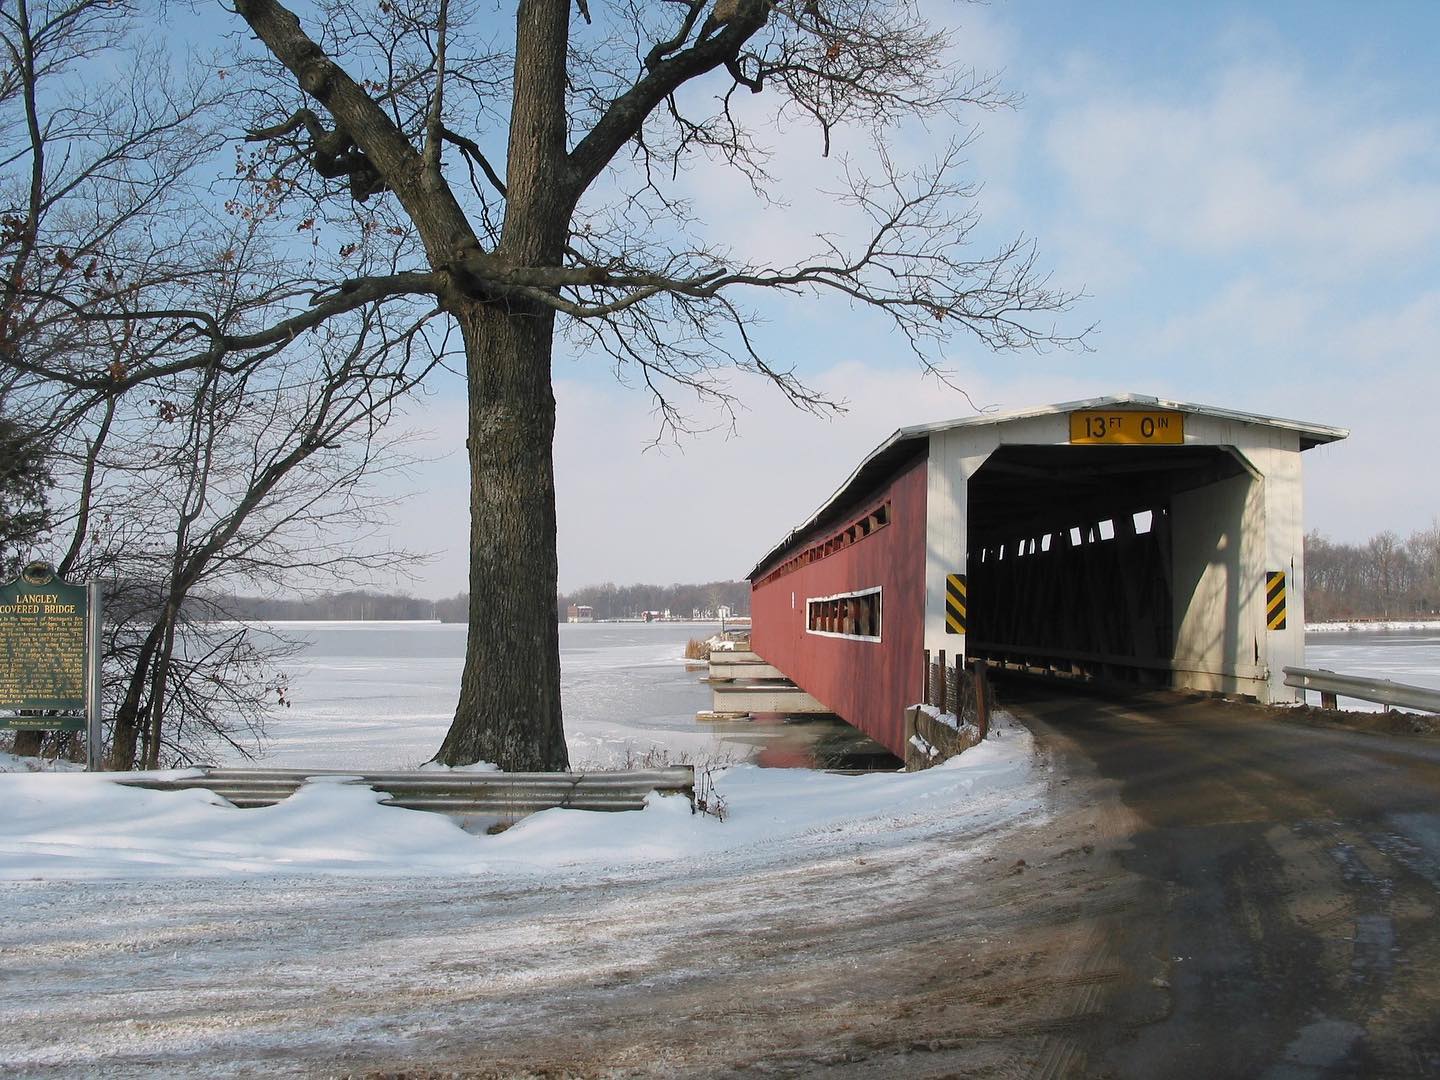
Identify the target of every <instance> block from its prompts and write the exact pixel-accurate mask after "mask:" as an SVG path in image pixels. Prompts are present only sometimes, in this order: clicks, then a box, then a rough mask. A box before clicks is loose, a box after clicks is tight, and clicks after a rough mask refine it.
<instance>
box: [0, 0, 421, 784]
mask: <svg viewBox="0 0 1440 1080" xmlns="http://www.w3.org/2000/svg"><path fill="white" fill-rule="evenodd" d="M130 15H131V12H130V11H129V9H128V8H127V7H126V6H125V5H123V4H117V3H112V2H110V0H103V2H89V0H80V2H78V3H74V2H72V3H56V4H44V3H41V4H35V5H29V4H27V3H26V2H24V0H21V2H19V3H17V4H16V5H15V6H14V7H13V8H12V7H9V6H8V5H4V4H0V45H3V47H4V48H5V49H7V50H8V52H9V54H10V57H11V60H12V63H13V65H14V66H13V69H12V71H11V75H10V82H8V83H5V84H4V85H3V86H0V91H3V92H0V109H3V110H4V112H3V114H0V118H3V120H0V135H3V137H4V140H5V141H3V142H0V145H3V146H4V147H5V150H6V153H5V155H4V158H3V168H0V198H3V200H4V201H3V204H0V226H3V230H4V231H3V233H0V266H3V277H0V290H3V291H0V331H3V333H0V354H3V358H4V360H5V364H4V367H3V368H0V397H3V399H4V401H5V402H6V405H7V407H9V408H13V409H16V410H23V413H24V415H25V417H26V419H27V423H28V424H29V425H30V426H31V431H32V433H33V437H34V438H35V439H36V440H40V439H43V440H44V443H45V445H46V448H47V451H48V461H49V462H50V463H51V465H52V468H53V471H54V483H55V485H56V488H57V493H56V497H55V499H54V503H55V509H56V513H55V521H54V527H53V531H52V532H51V534H50V535H51V540H52V543H53V544H54V546H55V550H56V552H57V562H58V564H59V569H60V571H61V573H62V574H65V575H68V576H75V577H80V578H100V579H102V580H103V581H105V583H106V585H107V591H108V592H109V594H110V595H109V603H108V610H109V612H110V615H111V617H110V619H109V620H108V626H107V637H106V641H105V673H106V682H107V698H108V699H109V707H108V708H107V714H108V715H109V716H110V717H111V718H112V720H113V722H112V738H111V753H110V761H111V764H112V765H113V766H114V767H117V768H130V767H133V766H134V765H136V764H141V765H146V766H150V767H154V766H157V765H160V764H162V763H175V762H181V761H187V760H194V759H195V758H196V757H197V756H198V755H202V754H205V753H207V752H209V751H210V750H211V749H212V748H213V747H214V745H215V744H216V743H217V742H222V743H224V742H228V743H231V744H232V745H236V746H239V747H240V748H241V749H249V748H252V747H253V746H254V741H255V740H254V735H255V732H256V728H257V725H258V723H259V722H260V720H261V718H262V716H263V708H262V706H263V704H264V701H265V694H266V693H267V691H268V692H272V693H273V692H274V691H275V685H276V684H275V682H274V679H273V661H274V660H275V659H276V658H277V656H279V655H281V654H283V652H284V651H285V648H286V643H285V642H283V641H282V640H279V639H278V638H276V637H275V636H273V635H268V636H267V635H264V634H261V633H258V632H256V631H253V630H250V629H247V628H244V627H236V626H234V625H232V624H230V623H228V622H226V621H225V620H224V618H223V617H224V615H225V614H226V612H225V611H224V609H223V606H222V605H219V604H218V603H217V602H216V601H215V600H214V599H206V596H207V594H215V595H218V594H220V593H221V592H223V591H224V590H225V589H226V588H227V587H228V588H230V589H231V591H233V589H234V586H235V584H236V583H237V582H243V583H245V584H246V585H248V586H253V585H255V584H256V583H260V582H271V583H274V584H276V585H294V584H296V583H300V584H302V585H304V586H308V587H312V588H314V587H319V586H323V585H325V584H331V585H333V584H336V583H339V582H344V581H347V580H350V579H351V578H353V577H354V576H357V574H358V573H362V572H363V571H365V570H367V569H373V568H375V567H377V566H385V565H393V564H395V563H397V562H399V561H401V560H402V559H403V558H405V556H404V553H399V552H392V551H390V550H388V547H387V546H386V545H385V543H384V541H383V537H381V536H380V535H379V532H378V530H377V528H376V527H377V525H378V523H379V522H378V518H379V516H380V515H381V513H382V512H383V510H384V503H383V500H380V499H378V498H377V497H376V496H375V495H374V494H372V493H371V490H370V488H369V487H368V486H367V484H368V483H369V481H370V480H371V479H373V477H374V476H375V475H376V473H377V471H380V470H384V469H394V468H400V467H403V466H404V465H405V464H406V462H407V460H408V457H407V455H406V454H405V452H404V451H403V450H401V449H398V448H397V446H396V445H395V439H394V438H393V437H389V436H386V435H385V434H384V433H383V428H384V425H385V423H386V421H387V419H388V418H389V416H390V415H391V413H392V412H393V410H394V409H395V408H396V407H397V405H398V404H399V403H400V402H401V401H402V400H403V399H404V398H405V397H406V395H407V394H408V393H409V392H410V391H411V389H412V388H413V387H414V386H415V385H416V383H417V382H418V381H420V380H423V379H424V378H425V376H426V374H427V373H428V372H429V371H430V370H431V369H432V368H433V367H434V365H435V364H436V363H438V362H439V358H440V356H441V355H443V351H444V348H445V344H444V332H443V330H442V331H439V332H438V333H437V334H436V335H435V336H434V337H433V338H432V337H430V336H427V335H428V333H429V330H428V327H429V324H430V323H431V322H432V321H433V318H434V315H435V310H434V305H433V304H430V305H414V304H394V305H390V306H388V307H387V308H385V309H384V310H380V309H378V308H377V307H376V306H375V305H374V304H370V303H365V302H360V303H349V302H348V300H347V302H346V303H344V304H342V305H341V306H344V307H345V309H346V311H347V312H348V313H350V314H351V316H352V317H351V318H349V319H347V320H345V321H344V322H343V323H342V322H339V321H337V322H335V323H333V324H331V325H329V326H327V327H325V328H323V329H321V330H317V331H316V332H314V333H311V334H308V335H305V336H304V337H303V338H301V337H300V335H299V333H298V331H295V330H293V329H291V328H290V327H289V326H288V325H287V323H288V319H289V317H290V315H291V314H293V313H294V311H295V310H297V307H298V308H300V309H307V310H308V308H309V306H310V303H311V300H312V292H313V285H314V282H313V275H311V274H309V272H308V264H307V256H306V254H305V251H304V249H303V248H302V249H301V250H300V252H299V255H298V257H297V253H296V245H295V244H294V243H293V242H292V241H291V240H290V239H289V238H287V237H283V236H282V235H280V233H279V231H278V227H277V226H276V225H275V223H274V222H273V221H272V220H271V219H270V217H269V215H267V214H266V213H264V212H263V209H264V206H265V205H266V204H267V200H268V199H271V198H273V191H272V192H266V191H264V190H259V191H257V190H255V189H254V188H253V186H251V187H247V188H246V189H245V190H244V191H243V192H240V193H237V197H236V198H233V199H231V200H230V210H231V212H230V213H226V212H224V210H223V208H222V206H221V200H222V199H223V196H220V197H217V196H215V195H214V194H213V193H212V191H211V188H210V184H211V183H212V182H213V177H214V168H215V167H216V162H217V160H218V156H219V155H220V154H221V152H222V151H223V150H225V148H226V139H225V136H224V124H225V122H226V118H227V109H229V108H230V107H232V106H233V102H231V101H230V100H229V98H230V95H231V90H230V88H229V87H228V86H226V85H225V84H224V82H223V80H215V79H213V78H211V77H210V74H209V73H208V72H207V74H206V75H205V76H198V75H196V74H194V73H190V72H181V73H180V74H179V75H178V76H174V77H172V76H170V75H168V74H167V73H166V69H165V68H164V66H163V65H159V66H158V67H157V64H156V62H155V61H156V59H157V58H156V57H154V56H151V55H148V54H145V53H144V52H143V50H144V49H145V48H146V46H145V45H144V44H143V42H142V43H139V44H137V43H136V41H135V40H134V39H133V38H131V37H130V36H129V22H128V20H129V17H130ZM136 49H140V50H141V51H142V52H141V54H140V55H138V56H137V55H136V52H135V50H136ZM127 61H128V62H127ZM91 69H93V70H102V71H113V72H116V73H117V75H116V77H115V79H114V80H106V79H103V78H97V77H95V76H94V75H88V76H87V77H86V78H85V79H84V80H83V81H78V77H79V76H80V75H81V74H82V73H83V72H86V71H87V70H91ZM217 83H218V86H219V89H217V88H216V85H217ZM292 234H293V230H292ZM306 246H311V245H306ZM366 257H368V256H362V258H366ZM297 264H298V266H297ZM236 339H238V340H242V341H245V342H248V343H249V344H250V345H251V347H250V348H248V349H236V350H233V351H232V350H229V349H228V348H226V347H224V345H221V346H217V345H216V342H217V341H219V342H222V343H223V342H229V341H232V340H236ZM197 341H199V342H202V343H203V344H202V345H201V346H200V347H199V348H198V349H197V347H196V342H197ZM367 530H368V532H369V534H368V535H367ZM37 738H38V736H36V735H34V733H26V734H23V735H22V737H21V740H20V741H19V742H17V749H20V750H22V751H27V750H31V751H33V749H35V747H34V746H33V745H31V744H32V743H33V742H34V741H35V740H36V739H37Z"/></svg>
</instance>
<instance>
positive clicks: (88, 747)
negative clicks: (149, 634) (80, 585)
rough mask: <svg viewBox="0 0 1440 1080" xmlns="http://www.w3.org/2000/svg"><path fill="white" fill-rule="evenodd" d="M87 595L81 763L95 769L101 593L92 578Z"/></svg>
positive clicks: (99, 706) (97, 765) (100, 703)
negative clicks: (87, 613)
mask: <svg viewBox="0 0 1440 1080" xmlns="http://www.w3.org/2000/svg"><path fill="white" fill-rule="evenodd" d="M86 592H87V593H88V594H89V599H90V612H89V619H88V620H87V622H86V626H85V637H86V650H85V651H86V653H87V654H88V655H87V656H86V659H87V661H88V663H87V664H86V665H85V667H86V671H85V767H86V768H87V769H89V770H90V771H91V772H99V771H100V768H101V764H100V738H101V735H100V720H101V709H102V708H103V702H104V696H103V695H102V694H101V693H100V690H101V686H100V627H101V625H102V623H101V618H102V614H101V603H102V600H103V595H102V592H101V588H100V582H98V581H92V582H90V584H89V585H88V586H87V587H86Z"/></svg>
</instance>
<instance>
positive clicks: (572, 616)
mask: <svg viewBox="0 0 1440 1080" xmlns="http://www.w3.org/2000/svg"><path fill="white" fill-rule="evenodd" d="M565 621H566V622H594V621H595V609H594V608H593V607H590V606H589V605H588V604H571V605H570V606H569V607H568V608H566V609H565Z"/></svg>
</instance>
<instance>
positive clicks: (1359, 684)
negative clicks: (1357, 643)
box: [1285, 667, 1440, 713]
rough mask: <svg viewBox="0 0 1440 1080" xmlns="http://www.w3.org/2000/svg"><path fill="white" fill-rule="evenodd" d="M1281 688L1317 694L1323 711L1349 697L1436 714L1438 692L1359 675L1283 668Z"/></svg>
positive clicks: (1424, 687)
mask: <svg viewBox="0 0 1440 1080" xmlns="http://www.w3.org/2000/svg"><path fill="white" fill-rule="evenodd" d="M1285 685H1286V686H1294V687H1297V688H1298V689H1301V690H1315V691H1318V692H1319V694H1320V705H1321V707H1322V708H1326V709H1333V708H1335V699H1336V698H1337V697H1349V698H1356V699H1358V700H1360V701H1373V702H1375V703H1376V704H1379V705H1394V706H1395V707H1397V708H1401V709H1419V710H1421V711H1422V712H1433V713H1440V690H1432V689H1430V688H1429V687H1427V686H1410V685H1408V684H1406V683H1397V682H1391V681H1390V680H1389V679H1368V678H1365V677H1364V676H1360V675H1339V674H1336V673H1335V672H1333V671H1325V670H1324V669H1314V668H1297V667H1287V668H1286V669H1285Z"/></svg>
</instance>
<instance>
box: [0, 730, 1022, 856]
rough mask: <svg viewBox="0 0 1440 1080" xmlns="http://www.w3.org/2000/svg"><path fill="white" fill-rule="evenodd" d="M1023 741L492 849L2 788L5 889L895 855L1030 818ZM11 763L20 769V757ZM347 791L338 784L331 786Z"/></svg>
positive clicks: (309, 810)
mask: <svg viewBox="0 0 1440 1080" xmlns="http://www.w3.org/2000/svg"><path fill="white" fill-rule="evenodd" d="M1030 749H1031V743H1030V737H1029V734H1028V733H1027V732H1025V731H1024V729H1023V728H1019V727H1014V728H1008V729H1007V730H1006V731H1005V733H1004V737H1003V738H996V739H991V740H988V741H987V742H985V743H983V744H981V745H980V746H977V747H975V748H973V749H972V750H970V751H968V752H966V753H965V754H964V755H962V756H960V757H958V758H955V759H953V760H952V761H950V762H947V763H946V764H945V765H943V766H940V767H938V768H935V769H931V770H928V771H926V772H920V773H908V774H906V773H878V774H870V775H864V776H839V775H832V774H828V773H821V772H814V771H809V770H801V769H761V768H758V767H756V766H751V765H738V766H732V767H730V768H727V769H724V770H720V771H718V772H717V773H716V774H715V787H716V792H717V793H718V794H719V796H720V797H721V798H722V799H723V800H724V804H725V808H726V819H725V820H724V821H723V822H722V821H717V820H716V819H715V818H713V817H707V816H704V815H697V814H692V813H691V812H690V807H689V804H688V802H687V801H686V800H685V799H683V798H679V797H661V796H656V795H652V796H651V797H650V800H649V802H648V804H647V806H646V808H645V809H644V810H642V811H632V812H624V813H586V812H582V811H577V810H559V809H556V810H546V811H543V812H542V813H539V814H534V815H531V816H530V817H527V818H525V819H523V820H521V821H520V822H519V823H517V824H516V825H515V826H514V827H512V828H510V829H508V830H506V831H505V832H503V833H500V834H498V835H495V836H488V835H472V834H471V833H468V832H466V831H464V830H463V829H461V828H460V827H459V826H458V825H457V824H456V823H455V822H454V821H452V820H451V819H450V818H447V817H445V816H443V815H439V814H430V813H424V812H420V811H412V810H401V809H397V808H395V807H388V806H381V805H379V800H380V799H381V798H382V797H383V796H381V795H380V794H378V793H376V792H374V791H372V790H370V789H369V788H367V787H363V786H359V785H354V784H344V783H337V782H323V781H322V782H311V783H310V784H308V785H307V786H305V787H304V788H302V789H301V790H300V791H299V792H297V793H296V794H295V795H293V796H291V797H290V798H289V799H286V800H285V801H284V802H281V803H278V804H277V805H275V806H271V807H263V808H259V809H248V810H240V809H237V808H235V807H233V806H231V805H230V804H229V803H227V802H225V800H223V799H221V798H220V797H219V796H217V795H214V794H213V793H211V792H208V791H203V790H193V789H192V790H186V791H178V792H161V791H148V790H145V789H141V788H129V787H121V786H120V785H118V784H115V783H112V782H111V780H110V779H107V778H106V776H105V775H103V774H100V775H97V774H89V773H76V772H50V773H31V772H17V771H10V772H6V773H5V774H4V775H0V881H4V880H8V881H19V880H57V879H64V880H86V879H107V878H121V879H133V878H152V879H153V878H195V877H224V876H253V875H286V876H293V875H297V874H302V875H303V874H339V875H364V876H372V877H374V876H381V877H383V876H419V875H432V876H433V875H484V876H486V877H489V878H507V877H508V878H526V877H534V876H552V875H555V874H557V873H559V872H562V871H563V874H564V876H566V877H567V878H569V877H572V876H576V875H581V876H583V875H595V874H602V875H604V874H612V873H614V872H617V871H627V872H628V871H630V870H633V869H636V868H642V867H646V868H652V869H665V870H666V872H668V871H669V870H671V869H673V870H678V871H681V872H683V869H684V867H686V866H688V865H692V864H693V861H694V860H696V859H705V860H714V859H720V860H734V861H738V862H744V863H748V864H753V863H757V862H767V861H772V860H783V859H784V858H785V857H786V853H787V852H788V851H793V850H794V848H795V846H796V845H803V846H804V847H805V848H806V850H807V851H812V852H813V850H814V849H815V847H816V846H822V847H823V846H825V845H832V844H834V845H847V844H848V845H854V844H861V845H863V844H864V843H866V842H867V840H866V838H867V837H870V838H880V837H883V838H885V841H886V842H893V841H894V839H895V837H896V835H897V834H903V833H905V832H907V831H911V832H917V833H923V832H926V831H933V830H935V829H938V828H943V827H944V822H945V821H946V819H947V818H953V817H954V816H956V815H963V816H964V817H965V818H966V819H967V820H971V821H973V820H975V819H976V818H977V816H978V817H982V818H984V819H985V820H989V821H993V822H995V823H997V824H998V823H999V822H1001V821H1003V820H1009V819H1014V818H1016V817H1019V816H1021V815H1024V814H1028V813H1031V812H1033V810H1034V808H1035V807H1036V806H1037V805H1038V800H1039V795H1040V788H1039V780H1038V777H1037V773H1036V770H1035V769H1034V768H1033V767H1032V765H1031V753H1030ZM12 760H15V759H12ZM336 779H338V778H336Z"/></svg>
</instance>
